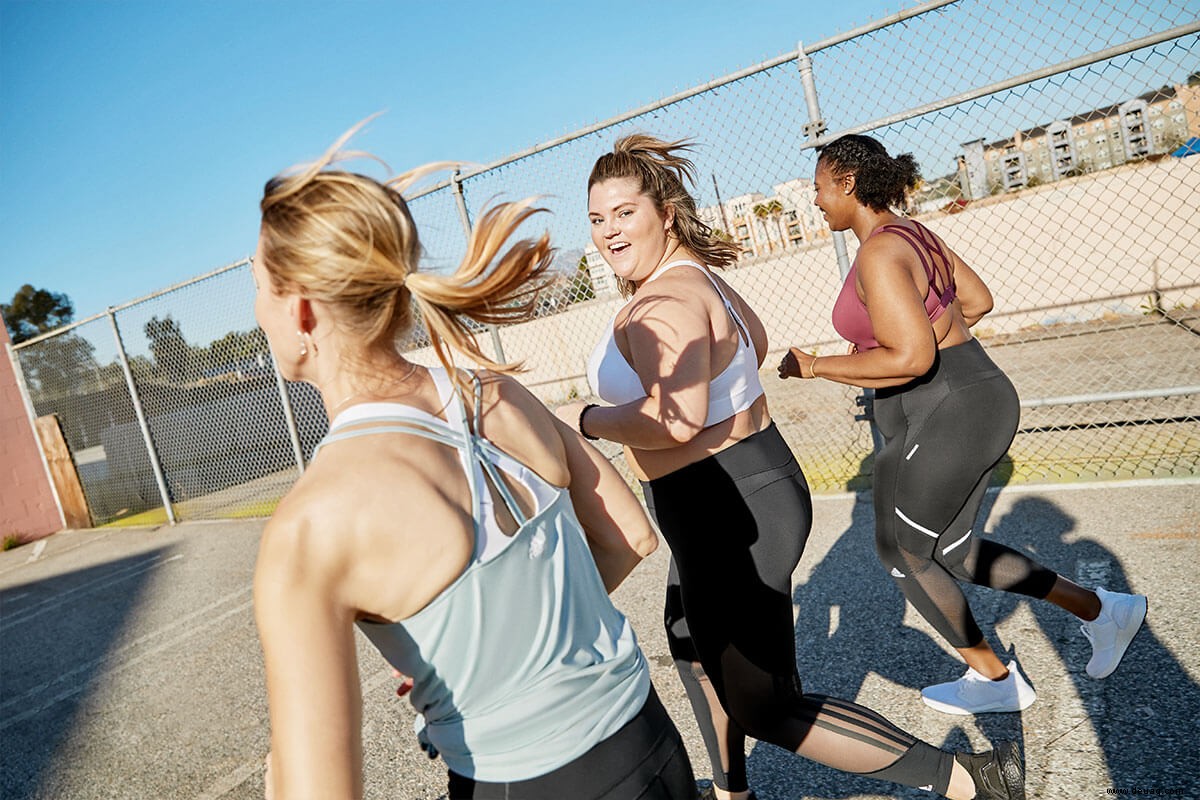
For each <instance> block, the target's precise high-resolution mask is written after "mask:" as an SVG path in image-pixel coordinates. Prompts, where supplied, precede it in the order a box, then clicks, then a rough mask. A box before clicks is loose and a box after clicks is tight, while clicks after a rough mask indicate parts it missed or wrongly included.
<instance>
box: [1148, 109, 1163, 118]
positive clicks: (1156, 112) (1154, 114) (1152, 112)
mask: <svg viewBox="0 0 1200 800" xmlns="http://www.w3.org/2000/svg"><path fill="white" fill-rule="evenodd" d="M1161 114H1162V109H1161V108H1159V107H1158V106H1150V116H1152V117H1157V116H1160V115H1161Z"/></svg>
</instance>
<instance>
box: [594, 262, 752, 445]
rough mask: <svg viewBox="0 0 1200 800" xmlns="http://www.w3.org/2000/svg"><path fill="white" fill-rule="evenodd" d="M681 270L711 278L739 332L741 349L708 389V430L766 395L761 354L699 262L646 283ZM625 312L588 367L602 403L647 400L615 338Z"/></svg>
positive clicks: (657, 272)
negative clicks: (698, 272) (759, 372)
mask: <svg viewBox="0 0 1200 800" xmlns="http://www.w3.org/2000/svg"><path fill="white" fill-rule="evenodd" d="M680 266H687V267H692V268H694V269H697V270H699V271H700V272H701V273H702V274H703V275H704V276H705V277H706V278H708V280H709V282H710V283H711V284H712V285H713V288H714V289H716V291H717V295H718V296H719V297H720V298H721V302H722V304H723V305H724V306H725V310H726V311H727V312H728V313H729V316H730V318H731V319H732V320H733V322H734V325H735V326H736V328H737V331H738V341H737V349H736V351H734V354H733V359H732V360H731V361H730V362H729V364H728V366H726V367H725V369H723V370H721V373H720V374H719V375H717V376H716V377H715V378H713V379H712V381H710V382H709V385H708V413H707V415H706V416H705V420H704V426H705V427H709V426H711V425H716V424H717V423H718V422H723V421H724V420H727V419H729V418H730V417H732V416H734V415H736V414H739V413H741V412H742V411H745V410H746V409H748V408H750V407H751V406H752V405H754V401H755V400H757V399H758V398H759V397H761V396H762V395H763V387H762V381H761V380H760V379H759V376H758V354H757V353H756V352H755V350H754V343H753V341H752V340H751V338H750V330H749V328H747V327H746V323H745V322H744V321H743V320H742V318H741V316H740V315H739V314H738V313H737V311H736V310H735V309H734V307H733V303H732V302H730V300H729V298H728V297H726V296H725V292H724V291H723V290H722V289H721V285H720V284H719V283H718V282H717V280H716V278H714V277H713V276H712V275H711V274H710V273H709V271H708V269H706V268H705V267H703V266H701V265H700V264H698V263H696V262H695V261H686V260H684V261H671V262H669V263H667V264H664V265H662V266H661V267H659V268H658V269H656V270H655V271H654V272H653V273H652V274H651V275H650V277H649V278H647V279H646V283H649V282H650V281H653V280H656V279H657V278H659V277H660V276H661V275H663V274H664V273H665V272H667V270H670V269H673V268H675V267H680ZM630 302H633V301H632V300H630ZM626 305H628V303H627V304H626ZM623 308H624V306H623V307H622V309H618V310H617V313H616V314H614V315H613V318H612V320H610V322H609V324H608V327H607V328H606V329H605V333H604V336H602V337H601V339H600V341H599V343H598V344H597V345H596V348H595V349H594V350H593V351H592V354H591V356H590V357H589V358H588V364H587V375H588V384H589V385H590V386H591V389H592V392H593V393H594V394H595V395H596V396H597V397H599V398H600V399H601V400H604V401H605V402H606V403H611V404H613V405H622V404H624V403H631V402H633V401H635V400H641V399H642V398H643V397H645V396H646V389H645V387H643V386H642V380H641V378H640V377H638V374H637V372H636V371H635V370H634V369H633V367H631V366H630V365H629V362H628V361H626V360H625V357H624V356H623V355H621V351H620V350H619V349H618V348H617V342H616V339H615V338H614V334H613V323H614V322H615V321H616V318H617V316H618V315H619V314H620V313H621V310H623Z"/></svg>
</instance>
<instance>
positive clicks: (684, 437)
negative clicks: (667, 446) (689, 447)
mask: <svg viewBox="0 0 1200 800" xmlns="http://www.w3.org/2000/svg"><path fill="white" fill-rule="evenodd" d="M664 427H665V429H666V432H667V438H668V439H669V440H670V442H671V444H672V445H684V444H687V443H688V442H690V441H691V440H692V439H695V438H696V437H697V436H699V435H700V431H702V430H704V420H701V419H686V418H684V417H676V418H675V419H668V420H667V421H666V424H665V426H664Z"/></svg>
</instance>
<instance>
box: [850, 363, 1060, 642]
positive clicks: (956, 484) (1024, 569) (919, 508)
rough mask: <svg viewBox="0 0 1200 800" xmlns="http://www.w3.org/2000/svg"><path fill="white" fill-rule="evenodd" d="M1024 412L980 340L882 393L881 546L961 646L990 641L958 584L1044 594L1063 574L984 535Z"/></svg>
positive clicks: (901, 579)
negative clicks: (979, 525)
mask: <svg viewBox="0 0 1200 800" xmlns="http://www.w3.org/2000/svg"><path fill="white" fill-rule="evenodd" d="M1020 413H1021V408H1020V403H1019V401H1018V399H1017V392H1016V390H1015V389H1014V388H1013V385H1012V383H1011V382H1010V381H1009V380H1008V377H1007V376H1006V375H1005V374H1004V373H1003V372H1002V371H1001V370H1000V368H999V367H997V366H996V365H995V363H993V362H992V360H991V359H990V358H989V357H988V355H987V353H985V352H984V350H983V347H982V345H980V344H979V341H978V340H976V339H971V340H970V341H968V342H965V343H963V344H959V345H954V346H952V347H947V348H945V349H943V350H941V351H939V352H938V355H937V358H936V360H935V361H934V364H933V367H932V368H931V369H930V370H929V372H928V373H926V374H925V375H924V376H923V377H921V378H919V379H917V380H915V381H912V382H911V383H908V384H905V385H904V386H900V387H896V388H893V389H881V390H879V391H878V392H877V393H876V396H875V421H876V423H877V424H878V426H879V432H880V433H881V434H883V438H884V442H885V444H884V446H883V448H882V449H881V450H880V451H879V453H878V454H877V455H876V457H875V475H874V478H873V481H872V482H873V484H874V496H875V497H874V499H875V548H876V551H877V552H878V553H879V558H880V560H881V561H882V562H883V566H884V567H885V568H887V569H888V570H889V572H890V574H891V576H892V578H894V579H895V581H896V584H897V585H898V586H899V587H900V591H901V592H903V593H904V596H905V597H906V598H907V599H908V601H909V602H910V603H912V604H913V606H914V607H915V608H916V609H917V611H918V612H920V614H921V616H923V617H924V618H925V619H926V620H928V621H929V623H930V624H931V625H933V627H934V628H935V629H936V630H937V632H938V633H940V634H941V635H942V636H943V637H944V638H945V639H946V641H948V642H949V643H950V644H951V645H952V646H953V647H956V648H960V649H961V648H966V647H973V646H975V645H977V644H979V643H980V642H982V641H983V633H982V632H981V631H980V630H979V626H978V625H977V624H976V623H975V618H974V616H972V614H971V609H970V607H969V606H968V605H967V598H966V596H965V595H964V594H963V591H962V588H961V587H960V586H959V585H958V581H967V582H968V583H974V584H977V585H980V586H987V587H990V588H993V589H1000V590H1002V591H1006V592H1016V593H1019V594H1024V595H1027V596H1029V597H1035V598H1039V599H1040V598H1044V597H1046V595H1047V594H1049V593H1050V590H1051V589H1052V588H1053V587H1054V583H1055V581H1056V580H1058V575H1057V574H1056V573H1054V572H1053V571H1051V570H1048V569H1046V568H1045V567H1043V566H1042V565H1041V564H1039V563H1037V562H1036V561H1034V560H1033V559H1031V558H1029V557H1028V556H1025V555H1023V554H1021V553H1018V552H1017V551H1015V550H1013V549H1012V548H1009V547H1006V546H1004V545H1002V544H997V543H996V542H992V541H988V540H986V539H984V538H982V537H981V536H980V535H979V533H980V531H978V530H976V518H977V517H978V515H979V508H980V505H981V504H982V503H983V495H984V492H985V491H986V490H987V486H988V480H989V479H990V477H991V475H992V471H993V469H994V468H995V466H996V464H997V463H999V461H1000V459H1001V458H1002V457H1003V456H1004V454H1005V453H1006V452H1007V451H1008V447H1009V445H1010V444H1012V440H1013V436H1014V435H1015V434H1016V431H1017V422H1018V420H1019V418H1020Z"/></svg>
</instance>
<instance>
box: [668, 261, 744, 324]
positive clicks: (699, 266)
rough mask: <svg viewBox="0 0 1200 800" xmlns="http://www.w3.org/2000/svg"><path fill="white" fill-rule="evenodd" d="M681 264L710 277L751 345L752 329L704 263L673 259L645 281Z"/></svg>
mask: <svg viewBox="0 0 1200 800" xmlns="http://www.w3.org/2000/svg"><path fill="white" fill-rule="evenodd" d="M679 266H687V267H695V268H696V269H698V270H699V271H700V273H701V274H703V275H704V277H706V278H708V282H709V283H711V284H712V287H713V288H714V289H716V290H717V296H718V297H720V298H721V302H722V303H723V304H724V305H725V310H726V311H728V312H729V316H731V317H733V322H734V324H736V325H737V327H738V333H739V334H740V335H741V338H742V341H743V342H745V343H746V344H747V345H749V344H750V331H749V329H748V328H747V327H746V323H745V322H743V321H742V317H741V315H739V314H738V313H737V310H736V309H734V307H733V303H731V302H730V301H729V298H728V297H726V296H725V292H723V291H722V290H721V284H719V283H718V282H717V279H716V278H715V277H714V276H713V274H712V273H711V272H709V271H708V267H706V266H704V265H703V264H701V263H699V262H697V261H692V260H691V259H690V258H681V259H679V260H678V261H671V262H668V263H666V264H663V265H662V266H661V267H659V268H658V269H656V270H654V272H652V273H650V277H649V278H646V280H645V283H649V282H650V281H652V280H654V279H655V278H657V277H659V276H660V275H662V274H663V273H665V272H666V271H667V270H669V269H671V268H672V267H679Z"/></svg>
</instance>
